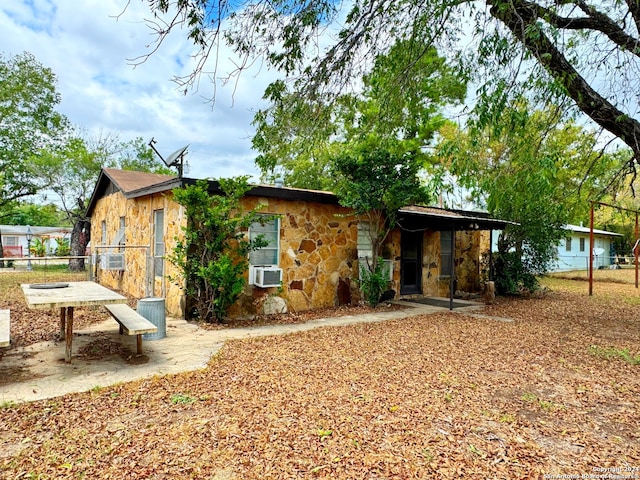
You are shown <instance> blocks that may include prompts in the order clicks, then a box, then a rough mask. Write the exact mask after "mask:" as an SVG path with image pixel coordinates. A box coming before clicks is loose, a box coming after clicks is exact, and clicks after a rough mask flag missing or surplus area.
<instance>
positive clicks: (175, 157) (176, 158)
mask: <svg viewBox="0 0 640 480" xmlns="http://www.w3.org/2000/svg"><path fill="white" fill-rule="evenodd" d="M154 143H156V141H155V139H154V138H152V139H151V141H150V142H149V146H150V147H151V148H152V149H153V151H154V152H156V155H158V157H160V159H161V160H162V161H163V162H164V164H165V165H166V166H167V167H176V168H177V169H178V177H182V171H183V169H184V156H185V154H186V153H187V148H189V145H185V146H184V147H182V148H179V149H178V150H176V151H175V152H173V153H172V154H171V155H169V156H168V157H167V159H166V160H165V159H164V158H163V157H162V155H160V152H159V151H158V150H157V149H156V147H154Z"/></svg>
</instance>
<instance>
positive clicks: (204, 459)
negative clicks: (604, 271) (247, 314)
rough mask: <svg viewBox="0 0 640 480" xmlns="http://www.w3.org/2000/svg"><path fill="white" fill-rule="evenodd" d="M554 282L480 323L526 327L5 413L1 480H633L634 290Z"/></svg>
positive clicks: (392, 339)
mask: <svg viewBox="0 0 640 480" xmlns="http://www.w3.org/2000/svg"><path fill="white" fill-rule="evenodd" d="M547 282H548V286H549V288H550V289H551V290H550V291H549V292H548V293H546V294H545V295H543V296H541V297H539V298H538V297H536V298H530V299H500V300H499V301H498V303H497V304H496V305H492V306H490V307H487V309H486V311H485V312H484V313H485V314H488V315H494V316H497V317H509V318H512V319H514V321H513V322H501V321H496V320H491V319H484V318H477V317H472V316H468V315H464V314H460V313H448V312H445V313H441V314H434V315H428V316H418V317H412V318H409V319H406V320H397V321H391V322H386V323H380V324H360V325H353V326H349V327H338V328H322V329H318V330H314V331H309V332H305V333H297V334H290V335H285V336H278V337H268V338H259V339H252V340H243V341H232V342H229V343H227V344H226V345H225V346H224V348H223V349H222V350H221V352H220V353H219V354H218V355H217V356H216V357H215V358H213V359H212V360H211V362H210V365H209V367H208V368H206V369H204V370H201V371H198V372H193V373H189V374H180V375H175V376H164V377H156V378H154V379H151V380H146V381H140V382H133V383H127V384H121V385H117V386H114V387H109V388H103V389H94V390H93V391H91V392H88V393H85V394H75V395H67V396H64V397H59V398H57V399H54V400H49V401H39V402H34V403H30V404H23V405H4V406H3V408H2V409H0V445H2V448H0V477H1V478H7V479H9V478H11V479H13V478H74V479H75V478H127V479H165V478H199V479H200V478H203V479H253V478H278V479H279V478H354V479H355V478H357V479H405V478H471V479H475V478H478V479H480V478H482V479H485V478H504V479H512V478H545V475H546V478H554V477H555V478H638V477H640V413H639V409H638V407H639V403H640V380H639V377H638V369H639V368H640V366H639V365H638V363H640V351H639V345H640V342H639V340H640V320H639V311H638V308H639V307H638V303H640V302H638V298H639V294H638V291H637V290H636V289H635V288H633V286H632V285H629V284H620V283H606V284H605V283H602V282H600V283H597V284H596V286H595V289H594V290H595V295H594V296H593V297H588V296H587V295H586V292H587V290H586V288H587V284H586V283H585V282H584V281H567V280H557V279H552V280H548V281H547ZM561 475H565V476H564V477H561ZM607 475H608V476H607ZM614 475H617V477H614Z"/></svg>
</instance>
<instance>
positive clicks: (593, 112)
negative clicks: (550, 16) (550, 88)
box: [487, 0, 640, 163]
mask: <svg viewBox="0 0 640 480" xmlns="http://www.w3.org/2000/svg"><path fill="white" fill-rule="evenodd" d="M487 3H488V4H489V5H491V10H490V11H491V15H492V16H493V17H494V18H496V19H497V20H499V21H501V22H502V23H503V24H504V25H505V26H506V27H507V28H508V29H509V30H510V31H511V32H512V33H513V35H515V37H516V38H517V39H518V40H520V41H521V42H522V44H523V45H524V46H525V47H526V48H527V49H528V50H529V52H531V54H532V55H533V56H534V57H535V58H536V59H537V60H538V61H539V62H540V64H541V65H543V66H544V67H545V69H546V70H547V71H548V72H549V74H550V75H551V76H552V77H553V78H554V79H555V80H556V81H557V82H559V83H560V84H561V85H562V86H563V87H564V88H565V90H566V91H567V94H568V95H569V96H570V97H571V98H572V99H573V101H574V102H576V104H577V105H578V107H579V108H580V109H581V110H582V111H583V112H584V113H586V114H587V115H588V116H589V117H590V118H591V119H592V120H593V121H594V122H596V123H597V124H598V125H600V126H601V127H603V128H604V129H606V130H608V131H609V132H611V133H613V134H614V135H616V136H617V137H619V138H620V139H621V140H623V141H624V142H625V143H626V144H627V145H628V146H629V147H630V148H631V149H632V150H633V152H634V156H635V159H636V161H638V162H639V163H640V122H638V121H637V120H635V119H634V118H631V117H630V116H628V115H627V114H625V113H624V112H622V111H621V110H619V109H618V108H616V107H615V106H614V105H613V104H611V103H610V102H609V101H608V100H607V99H605V98H604V97H602V96H601V95H600V94H599V93H598V92H596V91H595V90H594V89H593V88H592V87H591V86H590V85H589V84H588V83H587V81H586V80H585V79H584V77H582V76H581V75H580V74H579V73H578V71H577V70H576V69H575V68H574V67H573V65H571V63H569V61H568V60H567V59H566V57H565V56H564V55H563V54H562V53H561V52H560V51H559V50H558V49H557V48H556V47H555V45H554V44H553V43H552V42H551V40H549V38H548V37H547V36H546V35H545V33H544V32H543V31H542V30H541V29H540V28H539V26H538V25H537V23H536V21H537V20H538V18H539V17H538V11H537V9H536V8H532V6H531V4H530V3H529V2H524V1H519V0H513V1H512V2H508V3H507V2H502V1H499V0H491V1H489V2H487ZM498 4H499V8H498Z"/></svg>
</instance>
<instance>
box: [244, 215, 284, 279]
mask: <svg viewBox="0 0 640 480" xmlns="http://www.w3.org/2000/svg"><path fill="white" fill-rule="evenodd" d="M273 221H274V222H275V232H276V246H275V248H274V247H262V248H258V249H257V250H254V251H256V252H258V251H260V250H266V249H269V250H275V251H276V263H260V264H253V263H251V253H252V252H249V266H250V267H279V266H280V218H278V217H274V218H273ZM249 239H251V227H249Z"/></svg>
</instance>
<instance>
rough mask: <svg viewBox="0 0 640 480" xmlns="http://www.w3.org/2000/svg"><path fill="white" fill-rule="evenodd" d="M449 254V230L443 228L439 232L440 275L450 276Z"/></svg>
mask: <svg viewBox="0 0 640 480" xmlns="http://www.w3.org/2000/svg"><path fill="white" fill-rule="evenodd" d="M452 259H453V255H451V231H449V230H443V231H441V232H440V275H442V276H451V272H452V270H453V268H452V264H451V262H452Z"/></svg>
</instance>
